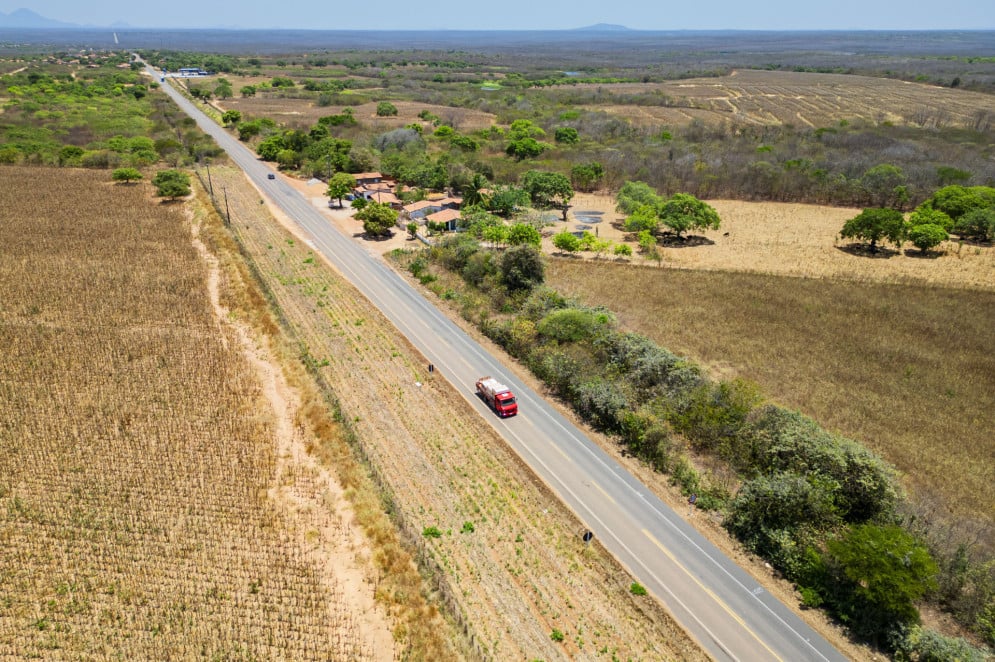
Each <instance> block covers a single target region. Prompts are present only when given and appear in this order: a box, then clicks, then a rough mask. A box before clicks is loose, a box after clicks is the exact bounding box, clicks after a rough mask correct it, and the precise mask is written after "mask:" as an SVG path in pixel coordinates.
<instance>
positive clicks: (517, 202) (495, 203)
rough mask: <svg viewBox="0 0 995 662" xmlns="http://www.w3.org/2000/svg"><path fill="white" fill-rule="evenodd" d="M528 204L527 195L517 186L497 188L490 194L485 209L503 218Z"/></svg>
mask: <svg viewBox="0 0 995 662" xmlns="http://www.w3.org/2000/svg"><path fill="white" fill-rule="evenodd" d="M528 203H529V194H528V193H526V192H525V191H523V190H522V189H520V188H518V187H517V186H499V187H498V188H497V190H495V191H494V193H492V194H491V199H490V203H489V204H488V205H487V209H488V210H490V211H491V212H493V213H495V214H497V215H498V216H503V217H505V218H508V217H510V216H511V215H512V214H514V213H515V212H517V211H518V210H519V209H521V208H522V207H524V206H525V205H527V204H528Z"/></svg>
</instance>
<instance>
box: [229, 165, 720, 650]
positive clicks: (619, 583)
mask: <svg viewBox="0 0 995 662" xmlns="http://www.w3.org/2000/svg"><path fill="white" fill-rule="evenodd" d="M212 176H213V178H214V187H215V189H216V190H217V188H218V187H219V186H224V187H225V189H226V190H227V192H228V203H229V205H230V208H231V214H232V225H231V227H232V230H233V232H235V233H236V234H237V236H238V238H239V241H240V243H241V244H242V245H243V246H244V248H245V250H246V252H247V253H248V254H249V255H251V257H252V260H253V262H254V263H255V265H256V268H257V270H258V273H259V274H260V275H261V277H262V278H263V280H264V281H265V283H266V286H267V288H268V290H269V292H270V294H271V296H272V298H273V300H274V301H275V302H276V303H277V304H278V306H279V308H280V309H281V311H282V313H283V315H284V317H285V319H286V320H287V323H288V325H289V327H290V329H291V330H292V333H293V334H294V337H295V338H296V341H297V342H298V343H299V347H300V352H301V354H302V355H304V356H305V358H306V359H307V360H308V361H309V362H310V364H311V365H312V366H313V367H314V369H315V371H316V373H317V374H318V377H319V379H320V380H321V381H322V382H324V383H325V384H326V385H327V388H329V389H330V390H331V391H332V392H334V394H335V398H336V400H337V404H338V406H339V407H340V410H341V415H342V418H343V419H345V420H346V421H348V423H349V425H350V427H351V428H352V430H354V432H355V435H356V438H357V440H358V446H359V448H360V451H361V452H362V453H363V454H365V455H366V456H367V457H368V458H369V462H370V465H371V467H373V471H374V473H375V474H376V476H377V477H378V480H379V481H380V482H381V484H382V485H383V486H384V488H385V489H386V490H387V491H388V492H389V494H390V496H391V498H392V508H393V510H394V513H395V517H396V518H397V519H398V520H399V521H400V523H401V525H402V527H403V528H404V530H405V531H406V532H407V534H408V537H409V541H410V542H411V544H412V545H413V546H415V547H416V548H417V549H419V554H420V556H421V560H422V563H423V565H424V566H426V567H428V568H433V567H434V568H437V569H438V570H439V571H440V573H439V577H440V579H439V581H438V584H437V586H436V591H437V595H438V597H439V599H440V600H441V601H442V602H444V603H446V604H447V605H448V607H449V611H450V612H452V613H454V614H455V615H456V618H457V620H458V622H459V623H460V624H462V626H463V628H464V629H465V631H466V634H467V638H468V639H469V640H470V642H471V648H472V651H471V656H480V657H485V658H486V659H490V660H513V659H537V658H538V659H545V660H553V659H564V658H572V659H604V660H610V659H616V658H617V659H654V660H657V659H682V660H696V659H705V656H704V655H703V653H702V652H701V651H700V650H699V649H697V647H696V646H695V645H694V644H693V643H692V642H690V640H689V639H688V638H687V636H686V635H685V633H684V632H683V631H682V630H681V629H680V628H679V627H678V626H676V625H675V624H674V622H673V621H672V620H671V618H670V617H669V616H668V615H667V614H666V613H665V612H664V611H663V610H662V609H661V608H660V607H659V606H657V604H656V603H655V602H654V601H653V600H652V598H650V597H648V596H643V597H639V596H634V595H632V594H631V593H630V591H629V586H630V583H631V581H632V579H631V578H630V577H629V576H628V575H627V574H626V573H625V572H624V571H623V570H622V569H621V568H619V566H618V565H617V564H616V563H615V562H614V561H613V560H612V559H611V558H610V557H609V556H608V555H607V554H606V553H605V552H604V550H603V549H602V548H600V547H599V546H598V545H591V546H589V547H585V545H584V544H583V543H582V542H581V540H580V533H581V532H582V529H581V527H580V525H579V523H578V522H577V521H576V520H575V519H574V517H573V516H572V515H571V514H570V513H569V512H567V511H566V510H565V509H564V507H563V506H562V505H560V504H559V503H558V502H556V501H555V500H554V499H552V498H551V497H550V495H549V493H548V491H547V490H546V488H545V487H544V486H543V485H541V484H539V483H538V482H537V481H536V479H535V478H534V477H533V476H532V475H531V474H530V473H529V472H528V471H527V470H526V469H525V468H524V467H523V466H522V465H521V464H520V462H519V460H518V459H517V457H515V456H514V454H513V453H512V452H511V451H510V450H509V449H508V448H507V447H506V446H505V445H504V444H503V443H502V442H501V441H500V439H499V438H498V437H497V436H496V434H495V433H494V431H493V428H491V427H490V425H489V424H488V423H487V422H485V421H484V420H482V419H481V418H480V417H479V416H478V415H477V414H476V413H475V411H474V410H473V409H472V408H471V407H470V405H469V403H467V402H466V401H465V400H463V399H462V398H461V397H460V396H459V395H458V394H456V393H455V392H454V391H453V389H452V388H451V387H450V386H449V385H448V384H446V383H445V382H444V381H443V380H441V379H440V378H439V377H438V376H437V375H431V374H429V373H428V372H427V368H426V365H425V361H424V359H423V357H421V356H420V355H419V354H418V353H417V352H416V351H414V350H413V348H412V347H410V345H408V344H407V341H406V340H405V339H404V338H403V337H402V336H400V335H399V334H398V332H397V331H396V330H395V329H394V328H393V326H392V325H390V324H389V323H388V322H387V321H386V320H385V319H384V318H383V317H382V316H381V315H380V314H379V313H378V312H377V311H376V310H375V309H374V308H373V307H372V305H371V304H370V303H369V302H368V301H367V300H365V299H364V298H363V297H361V296H360V295H359V294H358V293H357V292H356V291H355V290H354V289H353V288H352V287H351V286H350V285H348V284H347V283H346V282H345V281H344V280H343V279H342V278H340V277H339V276H338V275H337V274H336V273H335V272H334V271H333V270H331V269H329V268H327V267H326V266H325V265H323V264H322V260H321V257H320V256H318V255H316V254H315V253H314V251H312V250H311V249H310V248H309V247H308V246H307V245H306V243H304V242H303V241H302V240H301V239H300V238H298V237H294V236H292V235H291V234H289V233H288V232H287V231H286V230H285V229H283V228H281V227H279V225H278V224H277V223H275V222H274V220H273V219H272V217H271V216H270V215H269V212H268V211H267V207H266V206H265V205H261V204H260V202H261V200H260V194H259V192H258V190H257V189H255V188H253V187H252V186H250V185H249V184H248V183H247V181H246V180H245V179H244V177H243V176H242V174H241V173H240V172H239V171H237V170H234V169H223V168H212ZM431 527H434V528H435V529H436V530H437V533H438V535H437V536H423V535H422V534H423V532H425V530H426V529H431ZM554 630H558V631H559V632H561V633H562V634H563V641H562V642H557V641H554V640H553V639H552V638H551V636H550V635H551V633H553V632H554Z"/></svg>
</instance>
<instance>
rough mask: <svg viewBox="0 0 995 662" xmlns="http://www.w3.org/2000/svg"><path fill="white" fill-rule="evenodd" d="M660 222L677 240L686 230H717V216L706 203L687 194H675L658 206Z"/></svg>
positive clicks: (718, 221)
mask: <svg viewBox="0 0 995 662" xmlns="http://www.w3.org/2000/svg"><path fill="white" fill-rule="evenodd" d="M659 214H660V220H661V221H662V222H663V224H664V225H666V226H667V227H669V228H670V229H671V230H673V231H674V232H675V233H677V236H678V238H679V237H680V236H681V234H683V233H684V232H687V231H688V230H718V229H719V225H720V223H721V220H720V219H719V214H718V212H717V211H715V209H713V208H712V206H711V205H709V204H708V203H706V202H702V201H701V200H699V199H698V198H696V197H694V196H693V195H690V194H688V193H675V194H674V195H673V196H671V198H670V199H669V200H667V201H666V202H664V203H663V205H661V206H660V212H659Z"/></svg>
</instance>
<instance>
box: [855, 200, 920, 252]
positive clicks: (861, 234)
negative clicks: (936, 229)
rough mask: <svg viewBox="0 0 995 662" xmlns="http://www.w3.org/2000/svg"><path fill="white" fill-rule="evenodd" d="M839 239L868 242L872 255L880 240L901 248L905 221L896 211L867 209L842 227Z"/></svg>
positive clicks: (900, 213)
mask: <svg viewBox="0 0 995 662" xmlns="http://www.w3.org/2000/svg"><path fill="white" fill-rule="evenodd" d="M840 237H842V238H843V239H861V240H863V241H868V242H870V248H871V252H872V253H875V252H877V250H878V248H877V246H878V242H879V241H881V240H882V239H887V240H888V241H889V242H891V243H892V244H894V245H895V246H898V247H901V245H902V241H903V240H904V239H905V219H904V217H903V216H902V212H900V211H898V210H897V209H883V208H881V207H869V208H867V209H865V210H864V211H862V212H860V213H859V214H857V215H856V216H854V217H853V218H851V219H850V220H849V221H847V222H846V223H845V224H844V225H843V229H842V230H840Z"/></svg>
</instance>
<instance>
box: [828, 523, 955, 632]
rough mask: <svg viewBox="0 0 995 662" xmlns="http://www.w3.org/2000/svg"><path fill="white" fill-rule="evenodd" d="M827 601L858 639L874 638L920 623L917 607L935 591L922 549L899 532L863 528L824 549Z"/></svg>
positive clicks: (934, 568) (933, 564) (931, 569)
mask: <svg viewBox="0 0 995 662" xmlns="http://www.w3.org/2000/svg"><path fill="white" fill-rule="evenodd" d="M825 564H826V573H827V579H828V581H827V582H826V584H827V587H826V589H825V590H826V592H827V595H825V596H824V597H825V598H826V600H827V602H828V604H829V605H830V606H831V608H832V609H833V611H835V612H836V614H837V615H838V616H839V617H840V618H841V620H843V621H844V622H845V623H847V624H848V625H849V626H850V627H851V628H853V629H854V630H855V631H856V632H857V633H858V634H861V635H863V636H867V637H871V638H877V637H878V636H879V635H882V634H885V633H887V632H888V631H890V630H892V629H893V628H894V627H895V626H897V625H902V624H915V623H918V622H919V612H918V610H917V609H916V604H915V603H916V601H918V600H919V599H920V598H921V597H922V596H923V595H925V594H926V592H927V591H929V590H931V589H933V588H934V587H935V586H936V579H935V578H936V574H937V566H936V562H934V561H933V558H932V557H931V556H930V554H929V552H928V551H927V550H926V548H925V547H923V546H922V545H920V544H919V543H918V542H917V541H916V540H915V539H914V538H913V537H912V536H911V535H910V534H909V533H907V532H906V531H904V530H903V529H902V528H901V527H898V526H878V525H876V524H861V525H859V526H855V527H853V528H851V529H850V530H849V531H848V532H847V533H846V534H844V535H843V536H842V537H840V538H839V539H837V540H831V541H829V543H827V552H826V555H825Z"/></svg>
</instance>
